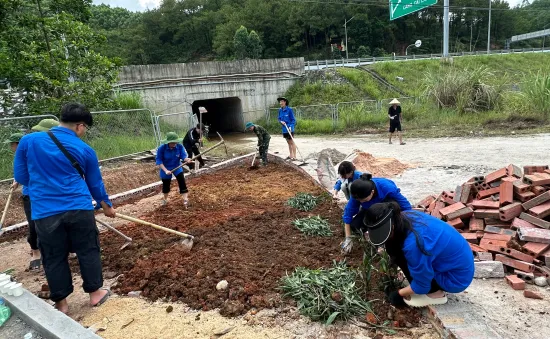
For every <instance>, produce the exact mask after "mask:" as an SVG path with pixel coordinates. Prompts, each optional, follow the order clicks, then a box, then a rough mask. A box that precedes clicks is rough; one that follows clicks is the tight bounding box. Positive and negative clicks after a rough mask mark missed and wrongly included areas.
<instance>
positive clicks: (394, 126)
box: [388, 99, 405, 145]
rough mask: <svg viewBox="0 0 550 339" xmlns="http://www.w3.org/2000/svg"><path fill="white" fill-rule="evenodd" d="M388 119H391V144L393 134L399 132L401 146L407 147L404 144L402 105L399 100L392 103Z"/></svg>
mask: <svg viewBox="0 0 550 339" xmlns="http://www.w3.org/2000/svg"><path fill="white" fill-rule="evenodd" d="M388 117H389V118H390V144H391V143H392V142H391V137H392V136H393V133H394V132H395V131H396V130H397V135H398V136H399V144H400V145H405V143H404V142H403V136H402V135H401V121H402V120H403V119H402V116H401V103H400V102H399V100H397V99H393V100H392V101H390V108H388Z"/></svg>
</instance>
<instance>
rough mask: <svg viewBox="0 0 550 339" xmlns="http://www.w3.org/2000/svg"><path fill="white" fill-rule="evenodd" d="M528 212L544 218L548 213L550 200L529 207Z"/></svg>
mask: <svg viewBox="0 0 550 339" xmlns="http://www.w3.org/2000/svg"><path fill="white" fill-rule="evenodd" d="M529 213H530V214H532V215H534V216H535V217H537V218H541V219H542V218H546V217H547V216H549V215H550V201H547V202H545V203H544V204H540V205H538V206H535V207H533V208H530V209H529Z"/></svg>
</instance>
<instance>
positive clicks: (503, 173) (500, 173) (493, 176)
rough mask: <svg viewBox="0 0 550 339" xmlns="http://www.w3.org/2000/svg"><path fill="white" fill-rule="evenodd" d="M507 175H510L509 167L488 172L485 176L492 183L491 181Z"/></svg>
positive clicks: (487, 181)
mask: <svg viewBox="0 0 550 339" xmlns="http://www.w3.org/2000/svg"><path fill="white" fill-rule="evenodd" d="M506 176H508V169H507V168H501V169H499V170H497V171H494V172H492V173H489V174H487V175H486V176H485V182H486V183H488V184H490V183H492V182H495V181H497V180H499V179H502V178H504V177H506Z"/></svg>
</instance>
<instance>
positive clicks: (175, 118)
mask: <svg viewBox="0 0 550 339" xmlns="http://www.w3.org/2000/svg"><path fill="white" fill-rule="evenodd" d="M155 120H156V122H155V126H156V129H157V145H160V141H161V140H163V139H164V138H165V137H166V134H167V133H168V132H176V133H177V134H178V136H179V137H180V138H183V137H184V136H185V134H186V133H187V131H189V130H190V129H191V128H192V127H193V126H196V125H197V124H198V121H199V120H198V118H197V116H196V115H194V114H192V113H190V112H180V113H168V114H163V115H158V116H156V117H155Z"/></svg>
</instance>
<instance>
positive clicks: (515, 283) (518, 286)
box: [504, 275, 525, 290]
mask: <svg viewBox="0 0 550 339" xmlns="http://www.w3.org/2000/svg"><path fill="white" fill-rule="evenodd" d="M504 280H506V283H507V284H508V285H510V286H511V287H512V288H513V289H514V290H524V289H525V281H523V280H521V279H520V278H518V277H517V276H515V275H507V276H506V278H504Z"/></svg>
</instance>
